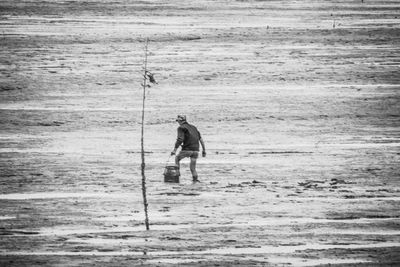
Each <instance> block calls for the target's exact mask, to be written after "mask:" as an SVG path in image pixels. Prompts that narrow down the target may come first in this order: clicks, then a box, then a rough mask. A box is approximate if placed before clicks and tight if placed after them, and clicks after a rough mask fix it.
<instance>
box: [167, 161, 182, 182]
mask: <svg viewBox="0 0 400 267" xmlns="http://www.w3.org/2000/svg"><path fill="white" fill-rule="evenodd" d="M180 175H181V174H180V172H179V168H178V166H176V165H170V166H165V169H164V182H166V183H179V176H180Z"/></svg>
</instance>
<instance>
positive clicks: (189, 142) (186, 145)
mask: <svg viewBox="0 0 400 267" xmlns="http://www.w3.org/2000/svg"><path fill="white" fill-rule="evenodd" d="M200 138H201V135H200V132H199V131H198V130H197V128H196V127H195V126H194V125H191V124H189V123H187V122H186V123H183V124H182V125H180V126H179V127H178V139H177V142H179V144H181V143H182V142H183V145H182V150H191V151H199V141H200Z"/></svg>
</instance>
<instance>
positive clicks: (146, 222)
mask: <svg viewBox="0 0 400 267" xmlns="http://www.w3.org/2000/svg"><path fill="white" fill-rule="evenodd" d="M148 43H149V39H146V44H145V48H144V63H143V65H144V74H143V84H142V86H143V102H142V132H141V156H142V164H141V174H142V194H143V205H144V216H145V220H144V223H145V225H146V230H150V226H149V215H148V203H147V195H146V175H145V167H146V164H145V161H144V110H145V100H146V87H147V83H146V82H147V46H148Z"/></svg>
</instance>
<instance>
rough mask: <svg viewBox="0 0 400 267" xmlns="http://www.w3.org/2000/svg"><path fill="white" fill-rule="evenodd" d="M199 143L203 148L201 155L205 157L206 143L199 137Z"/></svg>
mask: <svg viewBox="0 0 400 267" xmlns="http://www.w3.org/2000/svg"><path fill="white" fill-rule="evenodd" d="M200 144H201V148H202V149H203V153H202V155H203V157H205V156H206V154H207V153H206V145H205V144H204V140H203V138H200Z"/></svg>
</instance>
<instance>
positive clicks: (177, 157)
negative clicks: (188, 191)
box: [175, 155, 181, 169]
mask: <svg viewBox="0 0 400 267" xmlns="http://www.w3.org/2000/svg"><path fill="white" fill-rule="evenodd" d="M180 161H181V159H180V157H179V155H177V156H176V157H175V165H176V166H178V169H180V166H179V162H180Z"/></svg>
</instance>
